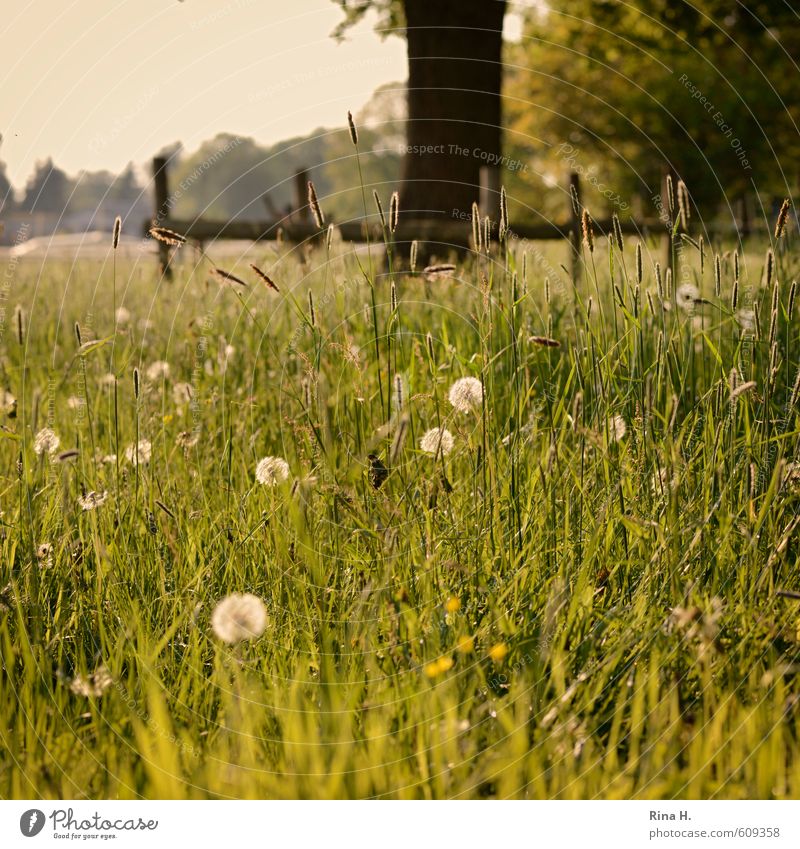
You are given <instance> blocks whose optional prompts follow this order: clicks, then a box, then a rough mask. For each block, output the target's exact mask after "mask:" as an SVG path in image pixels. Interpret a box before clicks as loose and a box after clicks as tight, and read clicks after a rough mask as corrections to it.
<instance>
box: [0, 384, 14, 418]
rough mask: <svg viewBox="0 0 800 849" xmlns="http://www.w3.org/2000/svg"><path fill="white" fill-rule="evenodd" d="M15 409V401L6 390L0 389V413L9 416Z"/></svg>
mask: <svg viewBox="0 0 800 849" xmlns="http://www.w3.org/2000/svg"><path fill="white" fill-rule="evenodd" d="M16 409H17V399H16V398H15V397H14V396H13V395H12V394H11V393H10V392H9V391H8V390H7V389H0V412H2V413H3V415H4V416H10V415H11V414H12V413H14V412H15V411H16Z"/></svg>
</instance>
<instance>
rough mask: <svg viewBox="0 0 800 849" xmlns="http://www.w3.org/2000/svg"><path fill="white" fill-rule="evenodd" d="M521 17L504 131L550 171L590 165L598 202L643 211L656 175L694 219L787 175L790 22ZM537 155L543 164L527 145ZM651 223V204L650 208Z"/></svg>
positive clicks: (626, 15)
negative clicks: (677, 181) (680, 184)
mask: <svg viewBox="0 0 800 849" xmlns="http://www.w3.org/2000/svg"><path fill="white" fill-rule="evenodd" d="M548 7H549V8H548V11H547V12H546V13H544V14H542V13H541V12H540V13H538V14H531V15H530V16H529V19H528V21H527V25H526V28H525V35H526V38H525V39H524V40H523V44H522V46H521V47H520V48H519V50H518V56H516V57H515V58H514V60H513V62H512V64H513V65H514V66H515V67H516V70H515V71H514V72H513V73H512V74H511V75H510V79H509V85H508V90H509V95H511V97H510V98H509V112H510V119H511V125H512V126H513V128H514V130H515V131H516V132H518V133H520V134H527V135H528V136H529V137H536V138H541V139H545V140H546V142H547V144H548V146H549V150H550V154H549V160H550V166H551V168H552V167H555V168H556V169H557V170H559V171H561V172H562V173H561V174H560V175H559V177H560V180H561V181H563V179H564V176H565V175H564V173H563V172H564V171H566V170H568V169H569V168H571V167H574V165H575V163H577V164H578V165H579V166H580V170H583V171H584V172H585V171H586V170H588V169H590V168H591V167H592V166H594V167H596V168H597V176H598V178H601V179H602V184H603V185H604V186H605V187H607V191H606V195H605V198H604V197H602V196H601V194H599V193H597V192H594V191H593V189H594V185H593V184H589V185H587V184H586V183H585V187H586V197H585V201H586V203H587V205H589V206H590V207H594V208H596V207H598V206H602V205H606V206H612V207H613V206H614V204H613V202H612V203H608V202H607V198H608V197H609V193H608V190H612V191H611V194H612V196H618V197H625V198H628V199H630V196H631V195H632V194H640V195H644V196H645V197H646V198H647V199H648V200H650V199H652V198H653V197H654V196H655V195H657V194H659V193H660V192H661V177H662V174H663V172H664V171H665V170H666V169H671V170H672V171H674V172H675V173H676V174H677V176H678V177H680V178H682V179H683V180H684V181H685V182H686V184H687V186H688V187H689V191H690V193H691V196H692V200H693V201H694V202H695V204H696V205H698V206H700V207H701V211H702V212H703V214H704V215H709V214H713V213H715V212H716V211H717V209H718V208H719V206H720V205H721V204H722V205H723V206H728V205H729V204H730V202H731V200H733V199H735V198H737V197H739V196H741V195H743V194H744V193H745V192H752V191H753V188H754V187H755V188H757V189H759V190H763V191H765V192H767V193H769V192H775V193H778V194H780V195H783V194H785V193H788V192H789V191H790V190H791V188H792V184H793V183H794V182H795V180H796V178H797V173H796V170H794V169H796V165H795V163H794V162H793V159H792V157H793V155H794V151H795V150H796V149H797V141H798V123H800V112H799V111H798V105H797V104H798V102H800V75H798V73H797V66H796V64H795V61H796V59H795V58H793V57H797V56H798V55H800V18H798V16H797V13H796V11H794V10H793V9H792V8H791V6H790V4H786V3H783V2H778V1H777V0H754V2H752V3H748V4H746V5H745V4H741V3H740V4H733V5H731V4H730V3H728V2H723V0H692V2H691V3H689V2H685V1H684V0H626V2H624V3H623V2H619V0H550V2H549V4H548ZM537 153H539V154H541V153H542V148H541V146H539V150H538V151H537ZM650 212H651V214H652V207H651V209H650Z"/></svg>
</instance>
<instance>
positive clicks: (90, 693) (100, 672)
mask: <svg viewBox="0 0 800 849" xmlns="http://www.w3.org/2000/svg"><path fill="white" fill-rule="evenodd" d="M113 683H114V679H113V678H112V677H111V673H110V672H109V671H108V669H107V668H106V667H105V666H99V667H98V668H97V669H96V670H95V672H94V673H93V674H92V675H89V676H88V677H86V678H84V677H83V676H82V675H76V676H75V677H74V678H73V679H72V681H71V682H70V685H69V688H70V690H71V691H72V692H73V693H74V694H75V695H76V696H83V697H84V698H87V699H99V698H100V696H102V695H103V693H105V691H106V690H107V689H108V688H109V687H110V686H111V685H112V684H113Z"/></svg>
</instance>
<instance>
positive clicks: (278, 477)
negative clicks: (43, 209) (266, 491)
mask: <svg viewBox="0 0 800 849" xmlns="http://www.w3.org/2000/svg"><path fill="white" fill-rule="evenodd" d="M288 479H289V464H288V463H287V462H286V460H284V459H283V458H282V457H264V458H263V459H262V460H259V461H258V465H257V466H256V480H257V481H258V482H259V483H260V484H263V485H264V486H277V485H278V484H279V483H284V482H285V481H287V480H288Z"/></svg>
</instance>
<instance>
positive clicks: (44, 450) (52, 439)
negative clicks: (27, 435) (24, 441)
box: [33, 427, 61, 457]
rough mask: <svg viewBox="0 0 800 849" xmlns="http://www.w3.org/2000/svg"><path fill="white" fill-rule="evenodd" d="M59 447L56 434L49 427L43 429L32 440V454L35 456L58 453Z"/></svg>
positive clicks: (59, 442)
mask: <svg viewBox="0 0 800 849" xmlns="http://www.w3.org/2000/svg"><path fill="white" fill-rule="evenodd" d="M59 445H61V440H60V439H59V438H58V436H57V435H56V432H55V431H54V430H53V429H52V428H49V427H43V428H42V429H41V430H40V431H39V432H38V433H37V434H36V436H35V438H34V440H33V453H34V454H36V455H37V456H39V457H40V456H41V455H42V454H51V455H52V454H55V453H56V451H58V446H59Z"/></svg>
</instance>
